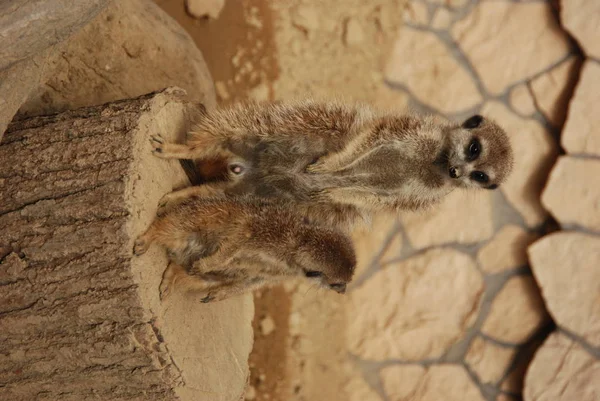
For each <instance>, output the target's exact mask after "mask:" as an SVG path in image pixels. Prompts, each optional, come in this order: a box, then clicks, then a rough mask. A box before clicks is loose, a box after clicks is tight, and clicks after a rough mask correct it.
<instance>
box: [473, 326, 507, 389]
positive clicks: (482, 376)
mask: <svg viewBox="0 0 600 401" xmlns="http://www.w3.org/2000/svg"><path fill="white" fill-rule="evenodd" d="M514 356H515V349H514V348H511V347H502V346H500V345H496V344H494V343H493V342H491V341H486V340H484V339H482V338H481V337H476V338H475V339H474V340H473V342H472V343H471V346H470V347H469V351H468V352H467V354H466V356H465V362H466V363H467V365H469V367H470V368H471V370H473V371H474V372H475V373H476V374H477V376H478V377H479V380H480V381H481V382H482V383H485V384H495V383H497V382H498V381H499V380H500V379H502V376H503V375H504V374H505V372H506V371H507V369H508V368H509V366H510V364H511V362H512V360H513V358H514Z"/></svg>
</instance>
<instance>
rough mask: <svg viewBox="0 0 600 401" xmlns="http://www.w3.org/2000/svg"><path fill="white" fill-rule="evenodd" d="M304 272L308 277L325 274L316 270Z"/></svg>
mask: <svg viewBox="0 0 600 401" xmlns="http://www.w3.org/2000/svg"><path fill="white" fill-rule="evenodd" d="M304 274H305V275H306V277H321V276H322V275H323V273H321V272H318V271H314V270H309V271H306V272H304Z"/></svg>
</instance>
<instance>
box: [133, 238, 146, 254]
mask: <svg viewBox="0 0 600 401" xmlns="http://www.w3.org/2000/svg"><path fill="white" fill-rule="evenodd" d="M149 247H150V242H148V241H146V239H144V238H143V237H138V239H136V240H135V243H134V244H133V254H134V255H135V256H140V255H143V254H145V253H146V251H147V250H148V248H149Z"/></svg>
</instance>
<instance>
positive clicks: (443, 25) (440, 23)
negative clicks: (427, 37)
mask: <svg viewBox="0 0 600 401" xmlns="http://www.w3.org/2000/svg"><path fill="white" fill-rule="evenodd" d="M451 22H452V13H451V12H450V11H448V10H447V9H445V8H442V7H440V8H438V9H437V10H436V12H435V14H433V20H432V21H431V28H433V29H437V30H446V29H448V28H449V27H450V23H451Z"/></svg>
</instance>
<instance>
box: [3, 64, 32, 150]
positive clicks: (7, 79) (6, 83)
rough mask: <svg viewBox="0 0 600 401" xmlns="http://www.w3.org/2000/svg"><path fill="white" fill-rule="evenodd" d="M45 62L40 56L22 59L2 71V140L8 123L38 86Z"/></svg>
mask: <svg viewBox="0 0 600 401" xmlns="http://www.w3.org/2000/svg"><path fill="white" fill-rule="evenodd" d="M42 71H43V62H42V63H40V60H38V58H31V59H28V60H24V61H21V62H20V63H18V64H16V65H13V66H12V67H9V68H7V69H5V70H4V71H0V141H2V136H3V134H4V131H5V130H6V127H7V126H8V124H9V123H10V122H11V121H12V119H13V117H14V116H15V114H16V113H17V111H18V110H19V108H20V107H21V105H22V104H23V103H25V101H27V98H29V95H30V93H31V92H32V91H33V90H34V89H36V88H37V87H38V85H39V84H40V79H41V77H42Z"/></svg>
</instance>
